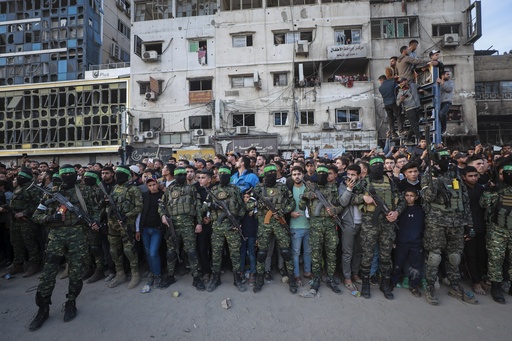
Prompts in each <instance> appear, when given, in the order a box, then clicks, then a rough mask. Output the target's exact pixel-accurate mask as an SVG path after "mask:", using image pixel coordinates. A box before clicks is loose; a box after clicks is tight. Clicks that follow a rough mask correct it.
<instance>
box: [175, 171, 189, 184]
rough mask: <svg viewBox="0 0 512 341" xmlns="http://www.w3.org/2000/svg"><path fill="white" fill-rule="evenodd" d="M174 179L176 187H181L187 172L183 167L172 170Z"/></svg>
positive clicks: (185, 180) (185, 179)
mask: <svg viewBox="0 0 512 341" xmlns="http://www.w3.org/2000/svg"><path fill="white" fill-rule="evenodd" d="M174 179H175V180H176V183H177V184H178V185H183V184H185V183H186V182H187V170H186V169H185V168H183V167H176V169H175V170H174Z"/></svg>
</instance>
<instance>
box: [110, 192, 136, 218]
mask: <svg viewBox="0 0 512 341" xmlns="http://www.w3.org/2000/svg"><path fill="white" fill-rule="evenodd" d="M130 187H131V186H123V185H116V186H115V187H114V189H113V190H112V195H111V196H112V199H113V200H114V203H115V204H116V206H117V209H118V210H119V213H121V214H122V215H126V214H127V213H128V212H131V211H133V210H134V209H135V202H133V200H132V198H131V196H130V195H129V194H128V192H129V191H130Z"/></svg>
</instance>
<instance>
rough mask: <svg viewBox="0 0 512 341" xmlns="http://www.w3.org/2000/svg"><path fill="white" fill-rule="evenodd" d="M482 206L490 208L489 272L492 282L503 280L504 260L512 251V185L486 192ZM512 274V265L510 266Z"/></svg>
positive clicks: (488, 234)
mask: <svg viewBox="0 0 512 341" xmlns="http://www.w3.org/2000/svg"><path fill="white" fill-rule="evenodd" d="M480 206H482V207H483V208H487V209H489V218H490V222H489V224H488V225H487V252H488V254H489V258H488V261H487V268H488V269H487V274H488V276H489V280H490V281H491V282H499V283H500V284H501V281H503V262H504V259H505V256H506V255H507V254H511V252H512V215H511V212H512V186H507V185H504V186H503V187H502V188H500V189H499V190H498V191H497V192H484V194H483V195H482V197H481V198H480ZM508 272H509V274H510V275H511V276H512V266H509V269H508Z"/></svg>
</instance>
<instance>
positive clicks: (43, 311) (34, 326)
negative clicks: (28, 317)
mask: <svg viewBox="0 0 512 341" xmlns="http://www.w3.org/2000/svg"><path fill="white" fill-rule="evenodd" d="M36 304H37V306H38V307H39V310H38V311H37V314H36V316H35V317H34V319H33V320H32V322H30V325H29V327H28V330H30V331H34V330H38V329H39V328H41V326H42V325H43V323H44V321H46V320H47V319H48V317H49V316H50V299H49V298H46V299H43V297H41V294H40V293H36Z"/></svg>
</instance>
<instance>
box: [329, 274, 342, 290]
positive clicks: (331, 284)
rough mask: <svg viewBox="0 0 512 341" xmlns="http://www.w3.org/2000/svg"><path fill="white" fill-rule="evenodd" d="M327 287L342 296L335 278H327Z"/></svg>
mask: <svg viewBox="0 0 512 341" xmlns="http://www.w3.org/2000/svg"><path fill="white" fill-rule="evenodd" d="M327 286H328V287H329V288H331V290H332V291H334V293H336V294H341V289H340V288H339V287H338V286H337V285H336V282H335V281H334V278H333V277H331V276H329V277H327Z"/></svg>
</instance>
